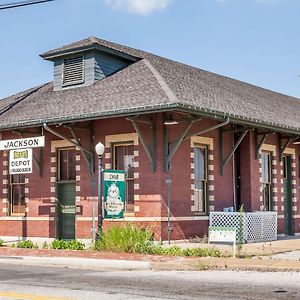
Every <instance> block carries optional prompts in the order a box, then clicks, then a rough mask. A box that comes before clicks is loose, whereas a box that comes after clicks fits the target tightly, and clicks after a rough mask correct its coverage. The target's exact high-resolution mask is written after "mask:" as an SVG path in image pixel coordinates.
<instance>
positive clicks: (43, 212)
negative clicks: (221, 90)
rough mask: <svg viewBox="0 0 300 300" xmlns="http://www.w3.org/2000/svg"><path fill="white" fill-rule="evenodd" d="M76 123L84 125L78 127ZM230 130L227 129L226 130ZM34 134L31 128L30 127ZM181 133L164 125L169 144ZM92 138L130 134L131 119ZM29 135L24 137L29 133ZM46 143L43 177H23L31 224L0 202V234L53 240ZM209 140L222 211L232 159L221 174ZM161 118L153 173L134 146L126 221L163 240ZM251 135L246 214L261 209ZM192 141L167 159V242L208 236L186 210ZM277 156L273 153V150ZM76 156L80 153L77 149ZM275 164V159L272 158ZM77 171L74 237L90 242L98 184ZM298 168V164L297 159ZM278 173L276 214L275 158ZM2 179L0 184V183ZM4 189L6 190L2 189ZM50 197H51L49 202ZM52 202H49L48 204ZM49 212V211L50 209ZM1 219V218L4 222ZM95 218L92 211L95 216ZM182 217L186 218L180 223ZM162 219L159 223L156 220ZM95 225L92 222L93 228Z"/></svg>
mask: <svg viewBox="0 0 300 300" xmlns="http://www.w3.org/2000/svg"><path fill="white" fill-rule="evenodd" d="M214 124H216V121H214V120H207V119H203V120H201V121H197V122H195V123H194V125H193V128H192V130H191V131H192V132H197V131H199V130H201V129H204V128H207V127H210V126H212V125H214ZM80 125H82V126H83V125H86V124H85V123H82V124H80ZM226 128H227V129H229V128H231V125H228V126H227V127H226ZM141 129H142V132H143V133H144V134H145V139H146V140H147V141H149V140H150V134H151V132H150V130H149V128H148V127H147V125H141ZM31 130H34V129H31ZM55 130H58V131H60V132H62V133H63V134H64V135H65V136H67V137H69V138H72V136H71V134H70V132H69V131H68V130H67V129H66V128H63V127H60V128H55ZM183 130H184V124H180V125H176V126H169V141H173V140H175V139H176V138H178V136H179V135H180V133H181V132H182V131H183ZM93 132H94V133H93V135H94V141H93V142H94V144H96V143H97V142H98V141H101V142H102V143H105V136H106V135H113V134H122V133H134V132H135V131H134V128H133V126H132V124H131V122H130V121H128V120H126V119H125V118H114V119H105V120H98V121H94V122H93ZM77 134H78V136H79V138H80V141H81V143H82V145H83V146H84V147H85V148H89V147H90V145H89V137H88V134H87V131H85V130H78V131H77ZM28 136H29V135H28ZM45 136H46V145H45V147H44V148H43V163H42V164H43V177H40V176H39V174H38V170H37V167H36V166H35V165H34V166H33V168H34V173H33V174H30V175H28V176H27V177H28V184H27V185H26V187H27V188H28V189H29V191H28V198H29V201H28V203H27V204H26V205H27V208H28V213H27V217H29V218H31V220H30V221H29V220H28V221H27V222H24V221H22V220H16V218H12V219H11V221H10V220H9V218H10V217H9V216H8V214H7V213H6V212H3V208H5V206H6V205H7V204H6V203H4V202H3V201H0V236H5V235H7V236H22V235H24V232H25V234H26V235H27V236H29V237H38V236H40V237H55V232H56V228H55V215H56V213H55V212H54V211H53V209H54V208H55V203H54V202H53V196H54V195H55V194H54V195H53V193H51V187H54V186H55V182H51V177H53V174H51V167H53V166H55V164H56V162H51V155H52V157H53V153H52V154H51V141H53V140H58V139H59V138H57V137H55V136H54V135H52V134H50V133H48V132H45ZM203 136H204V137H209V138H212V139H213V142H214V148H213V150H212V152H211V154H212V155H213V158H214V160H213V166H214V169H213V170H211V171H210V174H211V175H213V177H214V181H213V185H214V191H212V192H211V193H212V194H213V196H214V201H211V202H210V206H213V207H214V210H223V208H224V207H229V206H233V175H232V160H230V161H229V163H228V164H227V166H226V167H225V170H224V171H225V172H224V176H221V174H220V145H219V142H220V139H219V131H218V130H214V131H211V132H208V133H207V134H204V135H203ZM18 137H19V136H18V135H16V134H14V133H11V132H3V139H11V138H18ZM163 142H164V140H163V116H162V114H158V115H157V119H156V153H155V156H156V171H155V173H151V172H150V162H149V160H148V157H147V155H146V153H145V151H144V149H143V147H142V145H141V143H140V142H139V145H138V146H136V148H135V149H137V150H138V151H139V156H138V158H137V160H138V162H139V167H137V168H136V171H137V172H138V173H139V178H138V179H136V180H135V182H136V183H138V184H139V190H138V191H137V193H138V194H139V195H140V198H139V200H136V201H135V205H136V206H139V211H138V210H137V211H136V212H135V213H132V214H131V215H130V217H131V219H130V218H129V220H135V222H137V223H138V224H143V226H148V225H149V226H152V227H153V228H154V230H155V233H156V237H157V238H158V239H159V238H162V239H166V238H167V222H166V221H167V191H166V183H165V180H166V176H167V174H166V172H165V170H164V146H163V145H164V144H163ZM232 143H233V138H232V134H231V133H230V132H227V133H225V149H224V154H225V157H227V155H228V154H229V152H230V151H231V149H232ZM266 143H267V144H274V145H277V136H276V135H274V136H272V137H270V138H269V139H268V140H267V141H266ZM254 145H255V144H254V134H253V132H250V133H248V134H247V136H246V137H245V139H244V141H243V142H242V144H241V148H240V149H241V183H242V185H241V189H242V190H241V193H242V203H244V204H245V208H246V210H249V211H250V210H252V211H253V210H259V209H260V192H259V188H260V181H259V179H260V175H259V160H255V147H254ZM296 147H297V153H296V158H297V157H298V156H299V155H300V151H299V148H300V147H299V146H295V147H294V148H296ZM191 149H192V148H191V141H190V139H188V140H185V141H184V142H183V143H182V144H181V145H180V147H179V148H178V150H177V152H176V153H175V155H174V157H173V160H172V169H171V171H170V173H169V176H170V177H171V179H172V183H171V217H172V224H171V225H172V235H171V237H172V239H182V238H189V237H192V236H203V235H204V234H207V226H208V220H207V218H205V216H204V217H203V216H197V215H195V213H194V212H193V211H192V209H191V207H192V205H193V202H192V201H191V196H192V190H191V183H192V179H191V172H192V169H191V162H192V159H191ZM37 152H38V150H37V149H35V150H34V153H35V154H36V155H37ZM277 152H278V150H277ZM77 153H80V152H79V151H77ZM0 157H1V158H2V161H3V159H4V160H5V158H3V153H2V152H1V153H0ZM276 159H277V160H278V156H277V158H276ZM109 162H110V159H109V158H105V157H104V159H103V165H105V164H106V163H109ZM78 163H79V165H80V171H77V175H78V176H80V182H78V183H77V184H78V185H79V186H80V191H78V192H77V197H78V200H80V201H78V202H77V206H78V212H77V221H76V235H77V237H78V238H91V236H92V233H91V226H92V219H91V217H92V199H94V200H95V212H97V186H95V188H94V192H92V185H91V183H92V177H91V176H90V175H89V173H88V166H87V165H86V162H85V160H84V159H83V157H82V155H81V157H80V161H79V162H78ZM296 163H297V164H298V161H297V160H296ZM95 165H96V176H95V180H96V181H97V160H96V157H95ZM4 168H5V167H3V164H0V176H1V178H2V180H3V179H5V177H3V169H4ZM275 168H276V170H277V174H275V175H276V178H277V183H275V184H274V187H276V188H277V202H278V203H277V206H278V209H279V210H278V213H279V214H282V211H281V206H282V205H283V203H282V202H281V183H280V182H281V181H280V179H281V175H280V170H281V166H280V163H279V160H278V162H277V165H276V166H275ZM298 172H299V171H298V168H296V176H295V179H294V180H296V184H295V183H294V186H293V188H294V189H296V193H297V194H296V197H297V202H295V203H294V206H295V207H297V208H296V209H297V210H296V211H295V212H294V213H295V215H296V216H297V218H294V223H295V230H296V231H297V232H299V231H300V228H299V226H300V224H299V221H300V218H299V215H300V205H299V196H300V195H299V189H298V187H299V185H300V182H299V173H298ZM2 180H1V183H2V182H3V181H2ZM6 186H7V185H6V184H4V183H2V185H1V189H0V195H1V196H0V197H1V199H5V198H6V197H7V195H6V194H3V189H4V188H5V187H6ZM6 188H7V187H6ZM51 197H52V199H51ZM51 200H52V201H51ZM51 208H52V210H51ZM4 217H5V218H4ZM32 218H43V220H38V219H37V220H33V219H32ZM95 218H96V220H97V213H96V214H95ZM160 218H162V219H160ZM183 219H185V220H183ZM160 220H162V221H160ZM24 223H26V230H24V228H25V227H24V226H25V225H24ZM113 224H118V225H119V224H122V222H120V221H116V222H113V221H104V228H107V227H108V226H112V225H113ZM282 224H283V219H280V220H279V221H278V226H279V229H280V232H283V226H282ZM96 225H97V224H96Z"/></svg>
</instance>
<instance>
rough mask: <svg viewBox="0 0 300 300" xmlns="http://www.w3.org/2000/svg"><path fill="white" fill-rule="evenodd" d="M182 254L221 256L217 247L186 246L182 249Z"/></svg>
mask: <svg viewBox="0 0 300 300" xmlns="http://www.w3.org/2000/svg"><path fill="white" fill-rule="evenodd" d="M182 254H183V255H184V256H196V257H221V255H222V254H221V252H220V251H219V250H218V249H214V248H212V249H209V248H191V249H189V248H187V249H184V250H182Z"/></svg>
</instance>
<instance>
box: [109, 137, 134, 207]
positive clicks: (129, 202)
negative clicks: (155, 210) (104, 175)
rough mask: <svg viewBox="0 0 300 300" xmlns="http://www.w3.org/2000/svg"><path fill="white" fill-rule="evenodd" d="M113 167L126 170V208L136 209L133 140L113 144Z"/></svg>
mask: <svg viewBox="0 0 300 300" xmlns="http://www.w3.org/2000/svg"><path fill="white" fill-rule="evenodd" d="M112 152H113V156H112V157H113V168H114V170H124V171H125V172H126V175H125V176H126V177H125V178H126V198H125V210H126V211H133V209H134V145H133V142H131V141H129V142H120V143H113V144H112Z"/></svg>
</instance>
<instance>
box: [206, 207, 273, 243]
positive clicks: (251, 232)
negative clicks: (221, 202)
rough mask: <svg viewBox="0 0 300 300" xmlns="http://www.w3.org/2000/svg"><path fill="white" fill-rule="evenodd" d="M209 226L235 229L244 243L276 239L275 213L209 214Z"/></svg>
mask: <svg viewBox="0 0 300 300" xmlns="http://www.w3.org/2000/svg"><path fill="white" fill-rule="evenodd" d="M209 225H210V226H229V227H235V228H236V232H237V240H238V237H239V235H240V234H241V237H242V240H243V242H244V243H247V242H263V241H272V240H276V239H277V213H276V212H250V213H240V212H211V213H210V215H209ZM240 231H241V233H240Z"/></svg>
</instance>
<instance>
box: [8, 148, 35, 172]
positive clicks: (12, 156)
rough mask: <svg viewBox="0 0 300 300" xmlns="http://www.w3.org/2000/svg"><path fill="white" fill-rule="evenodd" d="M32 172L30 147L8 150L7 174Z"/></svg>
mask: <svg viewBox="0 0 300 300" xmlns="http://www.w3.org/2000/svg"><path fill="white" fill-rule="evenodd" d="M27 173H32V149H31V148H28V149H18V150H10V151H9V174H11V175H13V174H27Z"/></svg>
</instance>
